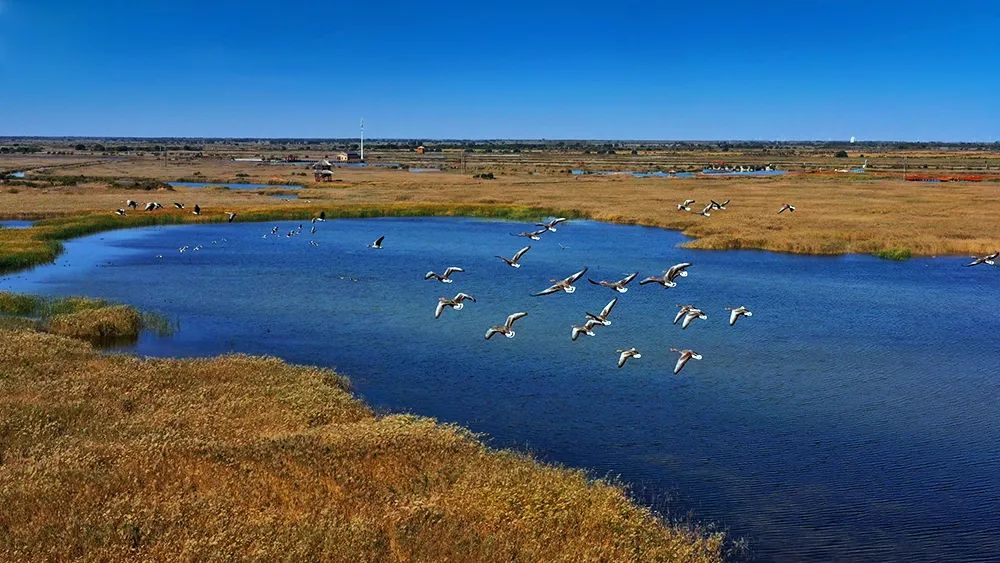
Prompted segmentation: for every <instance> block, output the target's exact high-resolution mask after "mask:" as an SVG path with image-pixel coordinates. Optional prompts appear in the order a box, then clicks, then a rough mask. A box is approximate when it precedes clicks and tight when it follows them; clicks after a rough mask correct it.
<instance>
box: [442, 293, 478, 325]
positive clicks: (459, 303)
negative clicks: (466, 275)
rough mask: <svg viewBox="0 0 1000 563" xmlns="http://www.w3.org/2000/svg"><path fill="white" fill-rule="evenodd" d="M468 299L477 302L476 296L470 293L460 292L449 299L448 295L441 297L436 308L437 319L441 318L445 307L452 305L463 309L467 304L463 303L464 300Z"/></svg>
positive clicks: (453, 307) (454, 307)
mask: <svg viewBox="0 0 1000 563" xmlns="http://www.w3.org/2000/svg"><path fill="white" fill-rule="evenodd" d="M466 300H468V301H472V302H473V303H475V302H476V298H475V297H473V296H471V295H469V294H468V293H459V294H458V295H456V296H455V297H452V298H451V299H448V298H447V297H439V298H438V304H437V308H436V309H434V318H435V319H439V318H441V313H443V312H444V310H445V307H451V308H452V309H454V310H456V311H461V310H462V307H465V305H463V302H464V301H466Z"/></svg>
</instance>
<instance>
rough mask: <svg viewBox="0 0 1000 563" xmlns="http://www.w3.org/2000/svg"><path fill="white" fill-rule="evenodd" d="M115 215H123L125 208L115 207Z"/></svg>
mask: <svg viewBox="0 0 1000 563" xmlns="http://www.w3.org/2000/svg"><path fill="white" fill-rule="evenodd" d="M115 215H118V216H121V217H124V216H125V209H124V208H123V209H115Z"/></svg>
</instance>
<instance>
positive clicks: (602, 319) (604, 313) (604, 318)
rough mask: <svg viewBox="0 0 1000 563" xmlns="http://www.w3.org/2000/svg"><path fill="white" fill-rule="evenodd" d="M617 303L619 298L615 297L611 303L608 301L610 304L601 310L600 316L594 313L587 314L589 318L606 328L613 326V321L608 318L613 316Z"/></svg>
mask: <svg viewBox="0 0 1000 563" xmlns="http://www.w3.org/2000/svg"><path fill="white" fill-rule="evenodd" d="M616 303H618V298H617V297H615V298H614V299H612V300H611V301H608V304H607V305H605V306H604V308H603V309H601V313H600V314H599V315H595V314H593V313H587V318H588V319H592V320H595V321H597V322H599V323H601V324H602V325H604V326H611V319H609V318H608V317H610V316H611V310H612V309H614V308H615V304H616Z"/></svg>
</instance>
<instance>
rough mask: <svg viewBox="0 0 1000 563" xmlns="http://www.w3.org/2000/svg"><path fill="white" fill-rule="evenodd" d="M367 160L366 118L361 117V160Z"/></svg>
mask: <svg viewBox="0 0 1000 563" xmlns="http://www.w3.org/2000/svg"><path fill="white" fill-rule="evenodd" d="M364 161H365V118H363V117H362V118H361V162H364Z"/></svg>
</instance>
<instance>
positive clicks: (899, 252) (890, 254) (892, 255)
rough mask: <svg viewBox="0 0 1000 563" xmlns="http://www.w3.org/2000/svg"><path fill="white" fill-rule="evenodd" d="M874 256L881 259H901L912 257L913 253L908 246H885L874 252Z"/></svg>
mask: <svg viewBox="0 0 1000 563" xmlns="http://www.w3.org/2000/svg"><path fill="white" fill-rule="evenodd" d="M875 256H878V257H879V258H882V259H883V260H896V261H903V260H909V259H910V258H912V257H913V253H912V252H910V249H908V248H887V249H885V250H880V251H878V252H876V253H875Z"/></svg>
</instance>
